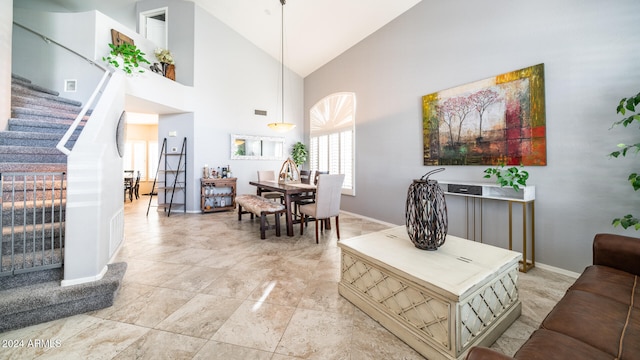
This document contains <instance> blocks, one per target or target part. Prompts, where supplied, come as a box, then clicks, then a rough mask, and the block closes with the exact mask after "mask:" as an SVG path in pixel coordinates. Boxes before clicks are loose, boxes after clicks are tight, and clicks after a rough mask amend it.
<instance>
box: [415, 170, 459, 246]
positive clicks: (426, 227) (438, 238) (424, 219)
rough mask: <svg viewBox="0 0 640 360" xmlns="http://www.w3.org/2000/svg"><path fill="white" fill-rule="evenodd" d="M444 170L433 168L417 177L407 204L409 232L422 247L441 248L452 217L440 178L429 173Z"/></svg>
mask: <svg viewBox="0 0 640 360" xmlns="http://www.w3.org/2000/svg"><path fill="white" fill-rule="evenodd" d="M441 171H444V168H439V169H435V170H432V171H430V172H428V173H426V174H424V175H423V176H422V178H420V179H417V180H413V183H412V184H411V185H410V186H409V190H408V192H407V203H406V207H405V216H406V226H407V233H408V234H409V238H410V239H411V242H413V244H414V245H415V247H417V248H418V249H422V250H437V249H438V247H440V246H442V245H443V244H444V241H445V239H446V236H447V230H448V225H449V220H448V217H447V202H446V201H445V198H444V191H443V190H442V188H440V185H438V182H437V181H436V180H429V176H430V175H432V174H435V173H438V172H441Z"/></svg>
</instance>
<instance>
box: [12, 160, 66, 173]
mask: <svg viewBox="0 0 640 360" xmlns="http://www.w3.org/2000/svg"><path fill="white" fill-rule="evenodd" d="M0 172H1V173H6V172H16V173H17V172H67V164H66V163H64V164H63V163H28V164H22V163H16V162H1V161H0Z"/></svg>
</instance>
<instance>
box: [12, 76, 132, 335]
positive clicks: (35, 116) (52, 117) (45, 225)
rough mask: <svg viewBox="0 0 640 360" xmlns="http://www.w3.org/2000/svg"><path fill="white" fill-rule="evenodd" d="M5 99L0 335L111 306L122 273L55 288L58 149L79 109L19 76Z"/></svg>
mask: <svg viewBox="0 0 640 360" xmlns="http://www.w3.org/2000/svg"><path fill="white" fill-rule="evenodd" d="M11 92H12V94H11V95H12V96H11V113H12V118H11V119H9V121H8V126H7V130H5V131H0V181H1V182H2V208H1V212H0V219H1V220H2V247H1V256H0V332H3V331H7V330H11V329H15V328H20V327H24V326H28V325H33V324H37V323H40V322H44V321H49V320H53V319H57V318H60V317H65V316H70V315H73V314H77V313H82V312H87V311H92V310H96V309H101V308H104V307H108V306H111V305H112V303H113V299H114V296H115V293H116V291H117V289H118V288H119V285H120V281H121V279H122V276H123V275H124V271H125V269H126V264H124V263H120V264H112V265H109V266H108V271H107V274H106V275H105V276H104V277H103V278H102V279H101V280H99V281H94V282H90V283H85V284H81V285H72V286H65V287H61V286H60V282H61V280H62V279H63V258H64V227H65V208H66V170H67V164H66V163H67V156H66V155H65V154H64V153H62V152H61V151H59V150H58V149H56V145H57V144H58V142H59V141H60V139H61V138H62V136H63V135H64V134H65V132H66V131H67V129H68V128H69V126H70V125H71V124H72V123H73V121H74V119H75V118H76V117H77V116H78V114H79V113H80V111H81V109H82V104H81V103H80V102H78V101H75V100H71V99H65V98H62V97H60V96H59V94H58V93H57V92H55V91H52V90H49V89H46V88H43V87H41V86H38V85H35V84H32V83H31V81H29V80H28V79H26V78H23V77H21V76H17V75H12V82H11ZM87 118H88V115H87V116H85V119H83V120H82V123H81V124H80V126H78V129H77V130H76V131H75V132H74V134H73V136H72V137H71V138H70V140H69V141H68V142H67V144H66V146H67V148H69V149H72V147H73V144H74V143H75V141H76V139H77V137H78V135H79V134H80V132H81V131H82V127H83V125H84V123H85V122H86V121H87Z"/></svg>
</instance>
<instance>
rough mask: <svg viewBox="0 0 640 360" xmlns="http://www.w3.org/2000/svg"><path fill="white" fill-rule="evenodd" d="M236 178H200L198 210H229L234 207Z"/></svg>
mask: <svg viewBox="0 0 640 360" xmlns="http://www.w3.org/2000/svg"><path fill="white" fill-rule="evenodd" d="M236 180H237V179H236V178H220V179H218V178H209V179H205V178H200V211H202V212H203V213H209V212H216V211H229V210H234V209H235V208H236Z"/></svg>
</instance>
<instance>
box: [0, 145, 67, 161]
mask: <svg viewBox="0 0 640 360" xmlns="http://www.w3.org/2000/svg"><path fill="white" fill-rule="evenodd" d="M0 161H1V162H5V163H9V162H21V163H66V162H67V155H65V154H64V153H63V152H61V151H60V150H58V149H56V148H52V147H36V146H13V145H0Z"/></svg>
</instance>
